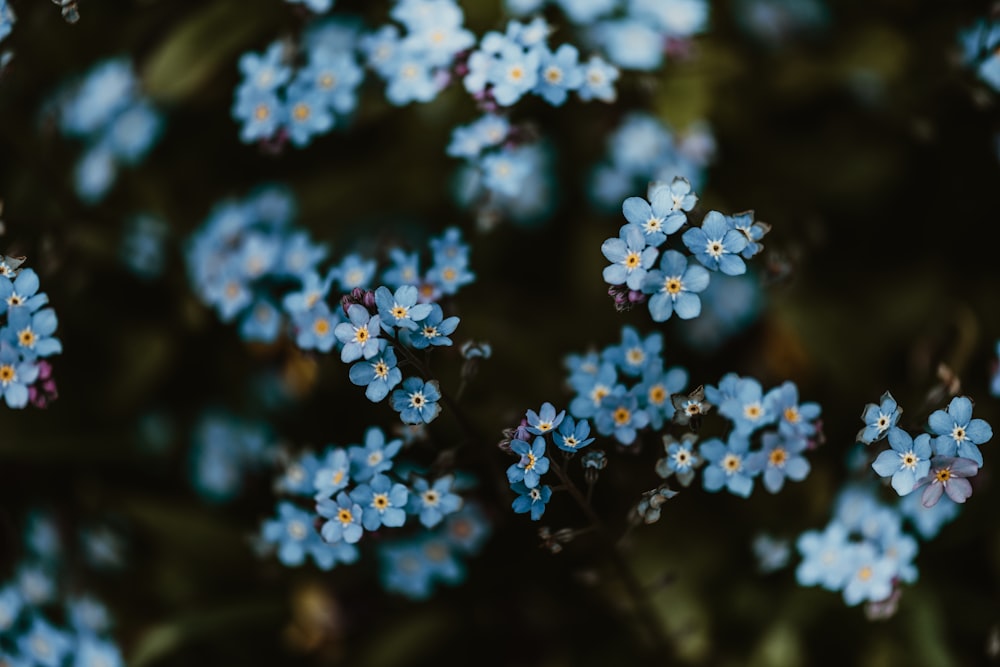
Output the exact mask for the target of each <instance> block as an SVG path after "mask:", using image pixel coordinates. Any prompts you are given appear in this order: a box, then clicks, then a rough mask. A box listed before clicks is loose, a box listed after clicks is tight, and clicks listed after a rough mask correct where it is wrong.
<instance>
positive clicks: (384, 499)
mask: <svg viewBox="0 0 1000 667" xmlns="http://www.w3.org/2000/svg"><path fill="white" fill-rule="evenodd" d="M372 507H374V508H375V509H377V510H384V509H386V508H387V507H389V496H387V495H385V494H384V493H377V494H375V496H374V497H373V498H372Z"/></svg>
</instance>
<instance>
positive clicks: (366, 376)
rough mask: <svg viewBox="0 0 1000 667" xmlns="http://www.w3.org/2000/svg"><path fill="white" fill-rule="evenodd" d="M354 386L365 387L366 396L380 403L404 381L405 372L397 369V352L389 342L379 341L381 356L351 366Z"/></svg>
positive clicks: (373, 401) (350, 375) (377, 355)
mask: <svg viewBox="0 0 1000 667" xmlns="http://www.w3.org/2000/svg"><path fill="white" fill-rule="evenodd" d="M348 376H349V377H350V380H351V382H352V383H353V384H356V385H358V386H359V387H365V396H366V397H367V398H368V400H369V401H371V402H372V403H378V402H379V401H381V400H382V399H383V398H385V397H386V396H388V395H389V392H390V391H392V389H393V388H394V387H395V386H396V385H398V384H399V383H400V382H401V381H402V379H403V372H402V371H401V370H399V369H398V368H397V367H396V352H395V351H394V350H393V349H392V346H391V345H389V341H386V340H380V341H379V354H376V355H375V356H373V357H372V358H371V359H362V360H361V361H358V362H356V363H355V364H354V365H353V366H351V370H350V372H349V373H348Z"/></svg>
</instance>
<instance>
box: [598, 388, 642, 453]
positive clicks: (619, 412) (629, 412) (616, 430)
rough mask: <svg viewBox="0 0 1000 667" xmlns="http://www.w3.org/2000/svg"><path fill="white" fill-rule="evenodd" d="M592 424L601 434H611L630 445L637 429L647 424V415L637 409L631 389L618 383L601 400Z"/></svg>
mask: <svg viewBox="0 0 1000 667" xmlns="http://www.w3.org/2000/svg"><path fill="white" fill-rule="evenodd" d="M594 425H595V426H596V427H597V432H598V433H600V434H601V435H613V436H614V438H615V440H617V441H618V442H620V443H621V444H623V445H631V444H632V443H633V442H635V438H636V436H637V435H638V431H639V429H642V428H645V427H646V426H648V425H649V415H647V414H646V412H645V411H644V410H641V409H639V401H638V399H637V398H636V396H635V395H634V394H633V393H632V392H631V391H627V390H626V389H625V387H624V386H622V385H618V386H617V387H615V388H614V389H613V390H612V391H611V393H610V394H608V395H607V396H605V397H604V398H603V399H602V400H601V407H600V409H599V410H598V411H597V414H596V415H594Z"/></svg>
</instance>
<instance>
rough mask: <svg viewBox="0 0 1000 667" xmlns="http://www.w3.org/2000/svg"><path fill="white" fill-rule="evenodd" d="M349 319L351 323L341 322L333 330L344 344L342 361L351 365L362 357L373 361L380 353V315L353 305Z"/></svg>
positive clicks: (350, 308) (349, 309) (358, 305)
mask: <svg viewBox="0 0 1000 667" xmlns="http://www.w3.org/2000/svg"><path fill="white" fill-rule="evenodd" d="M347 317H348V319H349V320H350V322H341V323H340V324H338V325H337V326H336V328H334V330H333V333H334V335H336V336H337V338H338V339H339V340H340V342H341V343H343V344H344V347H343V349H341V351H340V360H341V361H343V362H344V363H350V362H352V361H356V360H357V359H360V358H361V357H364V358H365V359H371V358H372V357H374V356H375V355H376V354H378V353H379V338H378V335H379V330H380V326H381V321H380V320H379V317H378V315H371V314H370V313H369V312H368V310H367V309H366V308H365V307H364V306H362V305H360V304H357V303H352V304H351V305H350V307H349V308H348V309H347Z"/></svg>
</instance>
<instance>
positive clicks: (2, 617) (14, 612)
mask: <svg viewBox="0 0 1000 667" xmlns="http://www.w3.org/2000/svg"><path fill="white" fill-rule="evenodd" d="M23 608H24V598H23V597H22V596H21V594H20V593H19V592H18V590H17V589H16V588H15V587H14V586H13V585H11V584H8V585H7V586H5V587H4V588H0V632H3V633H6V632H7V631H8V630H10V629H11V628H12V627H13V626H14V623H16V622H17V618H18V616H20V614H21V609H23Z"/></svg>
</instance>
